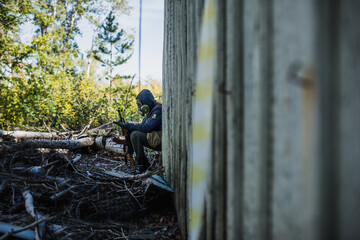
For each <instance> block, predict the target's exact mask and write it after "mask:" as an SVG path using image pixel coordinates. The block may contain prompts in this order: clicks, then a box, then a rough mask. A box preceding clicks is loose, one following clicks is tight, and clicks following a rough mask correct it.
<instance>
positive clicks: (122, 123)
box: [113, 120, 126, 127]
mask: <svg viewBox="0 0 360 240" xmlns="http://www.w3.org/2000/svg"><path fill="white" fill-rule="evenodd" d="M113 123H114V124H116V125H118V126H120V127H125V124H126V123H125V122H123V121H121V120H119V121H117V122H113Z"/></svg>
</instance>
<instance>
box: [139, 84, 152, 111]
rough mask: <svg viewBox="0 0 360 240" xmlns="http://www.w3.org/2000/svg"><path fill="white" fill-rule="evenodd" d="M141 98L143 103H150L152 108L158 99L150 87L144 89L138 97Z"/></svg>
mask: <svg viewBox="0 0 360 240" xmlns="http://www.w3.org/2000/svg"><path fill="white" fill-rule="evenodd" d="M136 99H139V100H140V101H141V103H142V104H143V105H148V106H149V107H150V109H152V108H153V107H154V106H155V105H156V103H157V102H156V101H155V99H154V96H153V95H152V93H151V92H150V91H149V90H148V89H144V90H142V91H141V92H140V93H139V94H138V95H137V97H136Z"/></svg>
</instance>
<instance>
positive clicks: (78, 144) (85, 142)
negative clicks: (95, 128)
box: [23, 137, 94, 149]
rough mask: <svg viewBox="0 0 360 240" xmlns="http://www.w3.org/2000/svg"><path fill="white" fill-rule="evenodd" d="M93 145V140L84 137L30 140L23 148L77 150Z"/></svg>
mask: <svg viewBox="0 0 360 240" xmlns="http://www.w3.org/2000/svg"><path fill="white" fill-rule="evenodd" d="M93 144H94V138H91V137H85V138H80V139H78V140H31V141H26V142H24V143H23V146H25V147H32V148H52V149H56V148H59V149H78V148H83V147H88V146H91V145H93Z"/></svg>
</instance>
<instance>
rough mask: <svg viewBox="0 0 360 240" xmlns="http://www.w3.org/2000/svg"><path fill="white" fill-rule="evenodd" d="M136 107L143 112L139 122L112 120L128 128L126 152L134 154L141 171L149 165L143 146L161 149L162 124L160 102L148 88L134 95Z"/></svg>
mask: <svg viewBox="0 0 360 240" xmlns="http://www.w3.org/2000/svg"><path fill="white" fill-rule="evenodd" d="M136 104H137V106H138V109H139V110H140V111H141V112H142V113H143V114H145V117H144V119H143V120H142V122H141V123H140V124H133V123H126V122H121V121H118V122H114V123H116V124H117V125H119V126H121V127H125V128H126V129H127V130H128V135H127V137H126V141H127V143H128V153H129V154H131V155H132V154H133V152H134V151H135V154H136V158H135V161H136V164H137V165H138V166H139V169H140V171H141V172H144V171H146V170H147V169H148V168H149V167H150V163H149V161H148V159H147V158H146V156H145V152H144V146H145V147H148V148H151V149H154V150H156V151H160V150H161V129H162V128H161V125H162V104H161V103H158V102H156V100H155V99H154V96H153V94H152V93H151V92H150V91H149V90H148V89H144V90H142V91H141V92H140V93H139V94H138V95H137V97H136Z"/></svg>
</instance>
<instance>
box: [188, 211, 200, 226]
mask: <svg viewBox="0 0 360 240" xmlns="http://www.w3.org/2000/svg"><path fill="white" fill-rule="evenodd" d="M190 218H191V221H190V228H192V229H193V228H197V227H198V226H199V224H200V219H201V212H200V211H198V210H197V209H194V208H193V209H192V211H191V215H190Z"/></svg>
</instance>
